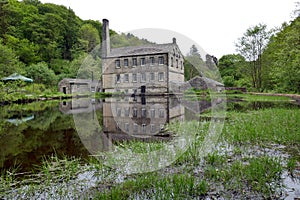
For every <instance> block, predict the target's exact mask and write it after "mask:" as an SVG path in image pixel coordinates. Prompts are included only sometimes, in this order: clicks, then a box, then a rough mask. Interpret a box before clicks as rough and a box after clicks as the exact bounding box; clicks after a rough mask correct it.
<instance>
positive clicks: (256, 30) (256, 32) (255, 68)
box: [236, 24, 271, 90]
mask: <svg viewBox="0 0 300 200" xmlns="http://www.w3.org/2000/svg"><path fill="white" fill-rule="evenodd" d="M270 34H271V33H270V32H269V31H267V26H266V25H264V24H259V25H256V26H254V27H250V28H248V29H247V31H246V32H245V33H244V35H243V36H242V37H241V38H239V40H238V43H237V44H236V46H237V50H238V51H239V53H240V54H241V55H242V56H244V58H245V59H246V60H247V61H248V62H249V69H250V70H249V74H248V75H249V76H250V77H251V79H252V86H253V88H255V89H257V90H261V88H262V70H263V66H262V58H261V55H262V53H263V51H264V49H265V47H266V46H267V44H268V41H269V38H270Z"/></svg>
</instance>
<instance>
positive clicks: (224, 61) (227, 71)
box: [218, 54, 246, 87]
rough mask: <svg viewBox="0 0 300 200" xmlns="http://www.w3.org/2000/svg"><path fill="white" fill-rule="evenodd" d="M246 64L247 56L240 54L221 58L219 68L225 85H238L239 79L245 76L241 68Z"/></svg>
mask: <svg viewBox="0 0 300 200" xmlns="http://www.w3.org/2000/svg"><path fill="white" fill-rule="evenodd" d="M245 65H246V61H245V58H244V57H243V56H241V55H240V54H229V55H224V56H222V57H221V58H220V60H219V63H218V68H219V71H220V74H221V76H222V79H223V81H224V84H225V86H228V87H232V86H238V82H237V81H238V80H240V79H241V78H243V76H242V75H243V73H242V71H241V70H242V69H244V68H245V67H244V66H245ZM239 86H240V85H239Z"/></svg>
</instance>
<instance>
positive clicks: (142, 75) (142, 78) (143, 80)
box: [141, 73, 146, 82]
mask: <svg viewBox="0 0 300 200" xmlns="http://www.w3.org/2000/svg"><path fill="white" fill-rule="evenodd" d="M141 82H146V73H141Z"/></svg>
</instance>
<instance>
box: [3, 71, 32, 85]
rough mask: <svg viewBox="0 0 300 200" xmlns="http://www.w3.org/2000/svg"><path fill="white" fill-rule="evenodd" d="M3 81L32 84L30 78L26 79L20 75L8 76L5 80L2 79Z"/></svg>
mask: <svg viewBox="0 0 300 200" xmlns="http://www.w3.org/2000/svg"><path fill="white" fill-rule="evenodd" d="M2 80H3V81H16V80H22V81H25V82H30V83H32V82H33V80H32V79H31V78H27V77H25V76H22V75H20V74H17V73H13V74H12V75H10V76H8V77H5V78H2Z"/></svg>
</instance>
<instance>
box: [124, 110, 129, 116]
mask: <svg viewBox="0 0 300 200" xmlns="http://www.w3.org/2000/svg"><path fill="white" fill-rule="evenodd" d="M125 116H126V117H129V108H125Z"/></svg>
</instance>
